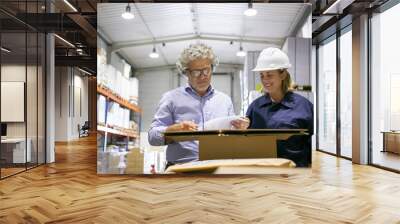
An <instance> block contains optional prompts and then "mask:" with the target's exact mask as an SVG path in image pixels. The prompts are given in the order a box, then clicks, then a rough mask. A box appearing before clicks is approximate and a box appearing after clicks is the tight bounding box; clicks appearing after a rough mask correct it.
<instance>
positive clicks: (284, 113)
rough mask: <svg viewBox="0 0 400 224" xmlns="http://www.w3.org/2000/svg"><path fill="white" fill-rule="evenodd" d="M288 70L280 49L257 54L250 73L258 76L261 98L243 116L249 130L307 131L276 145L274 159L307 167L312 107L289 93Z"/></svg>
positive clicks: (287, 63)
mask: <svg viewBox="0 0 400 224" xmlns="http://www.w3.org/2000/svg"><path fill="white" fill-rule="evenodd" d="M290 67H291V65H290V63H289V58H288V56H287V55H286V54H285V53H284V52H283V51H281V50H280V49H278V48H266V49H264V50H263V51H262V52H261V54H260V56H259V57H258V60H257V66H256V68H254V69H253V71H257V72H260V80H261V82H262V85H263V87H264V91H265V95H263V96H261V97H259V98H257V99H256V100H254V101H253V102H252V103H251V104H250V106H249V108H248V109H247V113H246V116H247V117H248V118H249V119H250V124H249V129H264V128H267V129H308V132H309V133H310V135H309V136H292V137H290V138H289V139H287V140H285V141H278V143H277V146H278V157H280V158H287V159H290V160H292V161H293V162H295V163H296V165H297V166H298V167H307V166H309V165H310V164H311V135H312V133H313V105H312V103H311V102H310V101H309V100H308V99H306V98H305V97H303V96H301V95H299V94H297V93H294V92H292V91H291V85H292V79H291V77H290V74H289V72H288V71H287V69H288V68H290Z"/></svg>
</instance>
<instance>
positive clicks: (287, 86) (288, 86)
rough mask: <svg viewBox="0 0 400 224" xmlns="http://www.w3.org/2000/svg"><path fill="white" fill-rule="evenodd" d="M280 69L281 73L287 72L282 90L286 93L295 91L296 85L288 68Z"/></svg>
mask: <svg viewBox="0 0 400 224" xmlns="http://www.w3.org/2000/svg"><path fill="white" fill-rule="evenodd" d="M279 71H280V73H285V74H286V77H285V79H284V80H283V81H282V92H283V93H284V94H285V93H287V92H289V91H293V90H294V86H295V85H294V83H293V81H292V78H291V77H290V73H289V72H288V71H287V69H281V70H279Z"/></svg>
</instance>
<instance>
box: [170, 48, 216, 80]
mask: <svg viewBox="0 0 400 224" xmlns="http://www.w3.org/2000/svg"><path fill="white" fill-rule="evenodd" d="M196 59H209V60H210V61H211V65H212V67H213V68H215V67H216V66H217V65H218V58H217V56H216V55H215V54H214V51H213V50H212V48H211V47H209V46H207V45H205V44H191V45H189V47H188V48H185V49H184V50H183V51H182V53H181V55H180V57H179V59H178V61H177V62H176V67H177V68H178V71H179V72H180V73H181V74H185V71H186V70H187V69H188V66H189V63H190V62H191V61H193V60H196Z"/></svg>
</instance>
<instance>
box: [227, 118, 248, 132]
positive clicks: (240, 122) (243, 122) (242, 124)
mask: <svg viewBox="0 0 400 224" xmlns="http://www.w3.org/2000/svg"><path fill="white" fill-rule="evenodd" d="M231 124H232V125H233V127H235V129H239V130H245V129H247V128H248V127H249V125H250V119H249V118H247V117H241V118H239V119H236V120H233V121H232V122H231Z"/></svg>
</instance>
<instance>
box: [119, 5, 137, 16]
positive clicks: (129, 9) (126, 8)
mask: <svg viewBox="0 0 400 224" xmlns="http://www.w3.org/2000/svg"><path fill="white" fill-rule="evenodd" d="M121 16H122V18H124V19H133V18H135V16H134V15H133V13H132V12H131V7H130V6H129V3H128V5H127V6H126V7H125V12H124V13H122V15H121Z"/></svg>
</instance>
